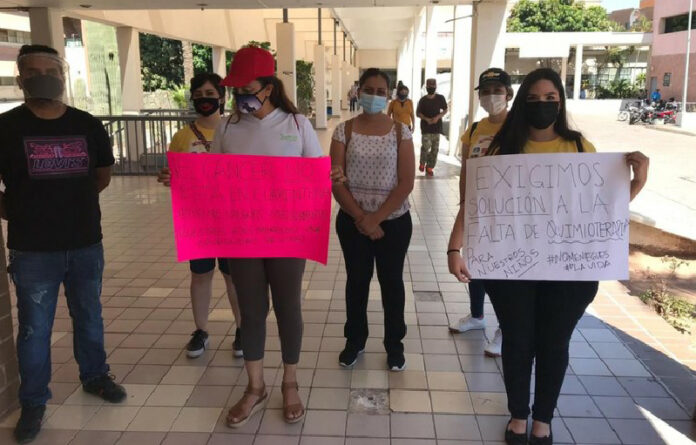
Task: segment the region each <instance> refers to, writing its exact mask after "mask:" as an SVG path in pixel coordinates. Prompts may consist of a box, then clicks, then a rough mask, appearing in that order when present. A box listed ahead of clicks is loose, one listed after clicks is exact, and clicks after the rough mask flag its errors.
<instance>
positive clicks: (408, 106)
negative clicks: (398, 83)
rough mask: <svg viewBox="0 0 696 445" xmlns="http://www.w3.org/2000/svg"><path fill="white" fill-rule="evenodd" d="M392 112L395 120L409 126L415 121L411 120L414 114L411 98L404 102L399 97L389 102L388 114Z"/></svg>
mask: <svg viewBox="0 0 696 445" xmlns="http://www.w3.org/2000/svg"><path fill="white" fill-rule="evenodd" d="M391 113H393V114H394V120H395V121H397V122H401V123H402V124H404V125H406V126H407V127H412V126H413V122H412V121H411V116H413V102H412V101H411V99H406V100H405V101H403V102H401V101H400V100H398V99H397V100H393V101H391V102H389V108H388V109H387V114H391Z"/></svg>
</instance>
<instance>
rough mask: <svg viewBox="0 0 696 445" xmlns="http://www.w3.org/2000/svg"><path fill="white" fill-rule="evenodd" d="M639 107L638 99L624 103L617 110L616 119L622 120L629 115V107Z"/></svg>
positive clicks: (626, 118)
mask: <svg viewBox="0 0 696 445" xmlns="http://www.w3.org/2000/svg"><path fill="white" fill-rule="evenodd" d="M633 107H640V101H635V102H633V103H628V102H627V103H626V104H625V105H624V106H623V108H622V109H621V110H620V111H619V114H618V116H617V117H616V119H617V120H618V121H620V122H624V121H626V120H628V119H629V118H630V117H631V108H633Z"/></svg>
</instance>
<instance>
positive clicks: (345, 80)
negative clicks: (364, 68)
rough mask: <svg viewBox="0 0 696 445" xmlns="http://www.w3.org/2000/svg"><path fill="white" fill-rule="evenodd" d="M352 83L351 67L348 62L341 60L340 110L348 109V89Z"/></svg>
mask: <svg viewBox="0 0 696 445" xmlns="http://www.w3.org/2000/svg"><path fill="white" fill-rule="evenodd" d="M351 85H353V69H352V67H351V66H350V63H348V62H347V61H345V60H344V61H343V62H342V63H341V96H340V97H341V104H342V105H341V110H348V106H349V105H350V104H349V103H348V91H350V86H351Z"/></svg>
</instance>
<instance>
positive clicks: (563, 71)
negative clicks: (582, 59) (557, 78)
mask: <svg viewBox="0 0 696 445" xmlns="http://www.w3.org/2000/svg"><path fill="white" fill-rule="evenodd" d="M566 77H568V57H561V82H563V88H566V87H567V85H566Z"/></svg>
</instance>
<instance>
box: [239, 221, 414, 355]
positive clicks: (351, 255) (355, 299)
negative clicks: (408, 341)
mask: <svg viewBox="0 0 696 445" xmlns="http://www.w3.org/2000/svg"><path fill="white" fill-rule="evenodd" d="M381 227H382V230H383V231H384V237H383V238H382V239H379V240H377V241H372V240H371V239H370V238H368V237H367V236H365V235H363V234H361V233H360V232H358V229H357V228H356V227H355V222H354V221H353V218H351V217H350V216H349V215H348V214H347V213H345V212H343V211H339V212H338V217H337V218H336V232H337V233H338V239H339V240H340V242H341V249H343V258H344V259H345V262H346V273H347V274H348V278H347V282H346V316H347V317H346V318H347V320H346V325H345V327H344V335H345V337H346V340H347V342H348V343H350V344H351V345H353V346H355V347H356V348H358V349H363V348H364V347H365V342H366V341H367V337H368V335H369V330H368V326H367V300H368V297H369V293H370V281H372V274H373V271H374V267H375V263H376V264H377V279H378V280H379V286H380V288H381V291H382V308H383V309H384V348H385V349H386V351H387V353H399V354H400V353H403V352H404V345H403V343H401V340H403V338H404V336H406V322H405V321H404V305H405V299H406V293H405V290H404V278H403V273H404V261H405V259H406V252H407V251H408V245H409V243H410V242H411V232H412V231H413V225H412V223H411V214H410V213H408V212H407V213H405V214H404V215H402V216H400V217H399V218H396V219H392V220H389V221H384V222H383V223H382V224H381ZM242 326H243V325H242Z"/></svg>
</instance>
